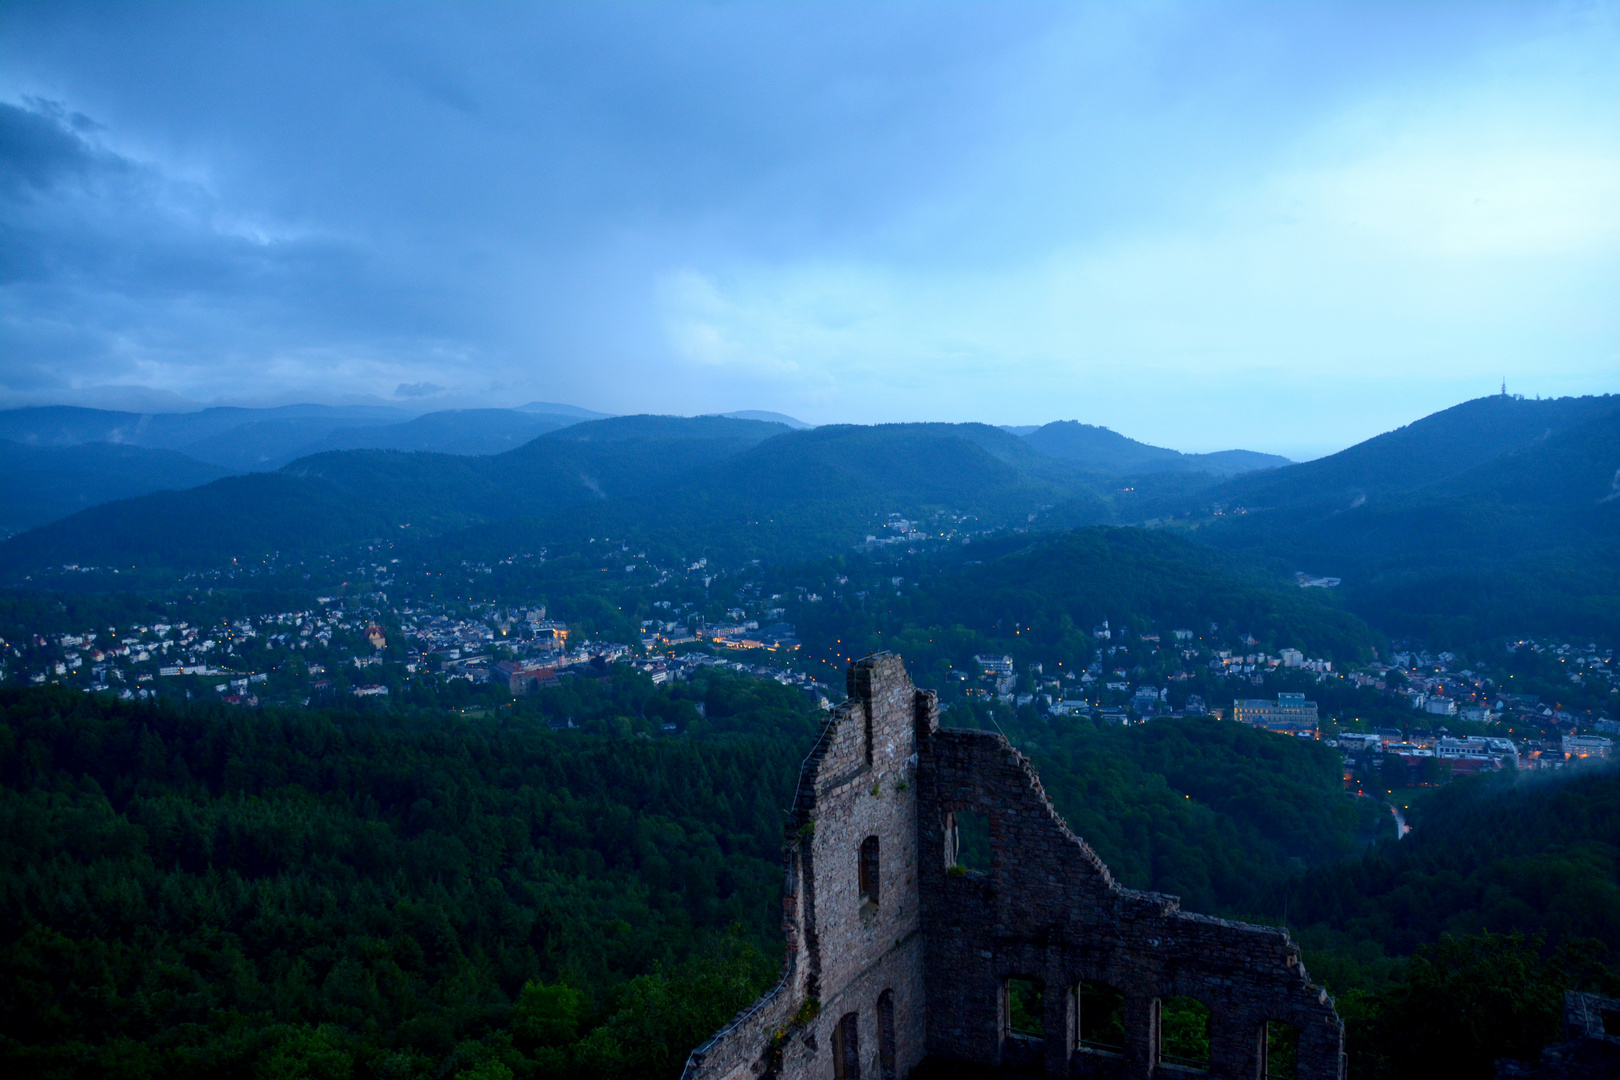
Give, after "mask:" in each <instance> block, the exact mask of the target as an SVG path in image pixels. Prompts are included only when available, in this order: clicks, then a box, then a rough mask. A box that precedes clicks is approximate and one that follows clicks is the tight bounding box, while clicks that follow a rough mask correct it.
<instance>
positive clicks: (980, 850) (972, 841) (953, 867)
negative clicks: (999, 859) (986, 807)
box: [945, 810, 990, 874]
mask: <svg viewBox="0 0 1620 1080" xmlns="http://www.w3.org/2000/svg"><path fill="white" fill-rule="evenodd" d="M945 868H946V870H948V871H949V872H950V873H952V874H966V873H968V872H969V871H972V872H974V873H979V874H988V873H989V872H990V819H989V818H987V817H985V816H984V815H983V814H976V813H974V812H973V811H971V810H958V811H957V812H956V813H954V814H946V815H945Z"/></svg>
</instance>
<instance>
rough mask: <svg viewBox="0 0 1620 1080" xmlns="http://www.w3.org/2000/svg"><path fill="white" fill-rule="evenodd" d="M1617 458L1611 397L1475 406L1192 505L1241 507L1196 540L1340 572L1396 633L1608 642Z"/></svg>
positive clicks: (1619, 406)
mask: <svg viewBox="0 0 1620 1080" xmlns="http://www.w3.org/2000/svg"><path fill="white" fill-rule="evenodd" d="M1487 422H1489V424H1488V431H1489V432H1490V434H1489V435H1487V434H1485V433H1483V431H1482V427H1484V426H1485V425H1487ZM1555 425H1556V426H1555ZM1465 436H1466V437H1465ZM1335 459H1339V460H1335ZM1617 463H1620V399H1616V398H1614V397H1606V398H1579V399H1563V400H1560V401H1549V402H1524V401H1518V400H1516V399H1512V398H1484V399H1481V400H1479V401H1475V402H1468V403H1466V404H1464V405H1461V406H1458V407H1457V408H1456V409H1451V410H1447V411H1446V412H1445V413H1439V414H1436V415H1435V416H1433V417H1428V418H1426V419H1425V420H1423V421H1419V422H1418V423H1417V424H1413V425H1411V426H1410V427H1408V428H1404V429H1401V430H1400V431H1398V432H1391V433H1390V434H1389V435H1385V436H1379V437H1378V438H1377V439H1374V440H1370V441H1369V442H1368V443H1363V444H1361V445H1359V446H1356V447H1352V448H1351V449H1350V450H1346V451H1344V452H1343V453H1342V454H1338V455H1334V457H1333V458H1326V459H1323V460H1322V461H1319V462H1309V463H1306V464H1304V465H1297V466H1292V467H1290V468H1288V469H1283V470H1278V471H1277V472H1276V473H1274V474H1268V475H1266V476H1256V477H1242V478H1239V479H1237V480H1233V481H1230V482H1228V483H1227V484H1224V485H1222V486H1221V487H1219V488H1217V489H1214V491H1213V492H1208V493H1204V494H1202V495H1200V496H1197V497H1198V498H1199V499H1206V498H1219V499H1229V500H1232V505H1236V504H1239V502H1240V500H1248V501H1247V503H1246V504H1245V509H1246V511H1247V512H1246V513H1244V514H1241V515H1234V514H1227V515H1225V516H1224V517H1221V518H1218V519H1214V520H1212V521H1208V522H1206V523H1205V524H1203V525H1201V526H1200V527H1198V528H1197V529H1196V531H1195V534H1194V535H1196V536H1198V537H1199V538H1200V539H1203V540H1205V541H1207V542H1209V543H1212V544H1217V545H1220V546H1223V547H1228V548H1233V549H1238V550H1243V551H1247V552H1249V553H1252V554H1255V555H1260V556H1263V557H1266V558H1271V559H1276V560H1281V561H1285V562H1287V563H1289V564H1291V565H1292V566H1293V567H1294V568H1297V569H1302V570H1307V571H1309V572H1311V573H1314V574H1328V575H1333V576H1336V577H1341V578H1343V579H1344V582H1345V585H1344V588H1345V590H1346V592H1347V593H1348V594H1349V596H1350V599H1351V603H1352V605H1353V606H1355V607H1356V608H1357V610H1361V611H1364V612H1365V613H1366V614H1367V615H1368V616H1369V617H1370V618H1374V619H1375V620H1377V621H1379V622H1381V623H1383V624H1384V625H1387V626H1388V627H1389V628H1390V629H1391V630H1392V631H1396V630H1399V631H1405V632H1417V633H1431V634H1442V635H1444V634H1450V635H1454V636H1455V635H1463V636H1464V637H1465V638H1466V637H1468V636H1473V637H1478V636H1480V635H1483V634H1488V633H1501V634H1521V633H1533V632H1543V631H1545V632H1578V633H1586V634H1600V635H1603V636H1613V635H1615V634H1616V633H1617V632H1620V573H1617V572H1616V570H1615V566H1616V561H1615V559H1614V557H1613V555H1614V549H1615V543H1616V541H1617V539H1620V499H1617V498H1616V497H1615V495H1616V491H1617V489H1616V486H1615V483H1616V481H1615V466H1616V464H1617Z"/></svg>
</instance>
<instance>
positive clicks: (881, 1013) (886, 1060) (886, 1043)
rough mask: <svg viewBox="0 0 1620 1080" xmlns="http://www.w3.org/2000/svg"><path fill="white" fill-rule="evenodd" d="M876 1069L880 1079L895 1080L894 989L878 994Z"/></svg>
mask: <svg viewBox="0 0 1620 1080" xmlns="http://www.w3.org/2000/svg"><path fill="white" fill-rule="evenodd" d="M877 1017H878V1071H879V1072H880V1073H882V1074H883V1075H882V1077H881V1080H895V1077H896V1072H895V1064H894V991H893V990H885V991H883V993H881V994H879V995H878V1002H877Z"/></svg>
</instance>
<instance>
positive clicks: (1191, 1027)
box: [1159, 997, 1209, 1069]
mask: <svg viewBox="0 0 1620 1080" xmlns="http://www.w3.org/2000/svg"><path fill="white" fill-rule="evenodd" d="M1159 1060H1160V1061H1162V1062H1164V1063H1165V1064H1166V1065H1179V1066H1181V1067H1182V1068H1184V1069H1208V1068H1209V1006H1208V1005H1205V1004H1204V1003H1203V1002H1202V1001H1199V1000H1198V999H1197V998H1190V997H1167V998H1164V999H1163V1000H1162V1001H1161V1002H1160V1004H1159Z"/></svg>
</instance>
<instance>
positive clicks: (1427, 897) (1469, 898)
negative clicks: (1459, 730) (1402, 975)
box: [1290, 767, 1620, 955]
mask: <svg viewBox="0 0 1620 1080" xmlns="http://www.w3.org/2000/svg"><path fill="white" fill-rule="evenodd" d="M1410 821H1411V823H1412V832H1411V833H1410V834H1408V836H1407V837H1406V839H1404V840H1401V841H1399V842H1397V841H1395V840H1394V839H1392V838H1390V839H1385V840H1383V841H1381V842H1380V843H1379V844H1378V846H1377V847H1376V848H1375V849H1374V850H1372V851H1370V852H1368V853H1367V854H1366V855H1365V856H1363V857H1361V858H1358V859H1354V860H1351V861H1348V862H1345V863H1342V864H1338V865H1335V866H1330V867H1324V868H1321V869H1318V870H1314V871H1311V872H1310V873H1307V874H1306V875H1304V876H1303V877H1302V878H1301V879H1300V880H1299V881H1298V882H1296V883H1295V884H1294V886H1293V887H1292V889H1291V897H1292V900H1291V903H1290V907H1291V910H1292V911H1294V912H1295V913H1296V915H1295V917H1296V918H1297V920H1298V924H1299V925H1300V926H1307V927H1309V926H1317V927H1320V928H1322V929H1323V930H1331V931H1332V932H1333V933H1335V934H1345V933H1351V934H1353V935H1354V937H1356V938H1358V939H1362V940H1372V941H1376V942H1378V944H1379V945H1380V946H1381V948H1382V949H1383V950H1384V951H1385V952H1387V953H1388V954H1390V955H1405V954H1407V953H1410V952H1412V951H1413V950H1414V949H1416V948H1417V947H1418V946H1420V945H1422V944H1424V943H1426V942H1429V941H1433V940H1434V939H1435V938H1437V937H1438V936H1439V935H1440V934H1442V933H1454V934H1477V933H1480V932H1481V931H1487V930H1489V931H1495V932H1498V933H1509V932H1515V931H1517V932H1519V933H1523V934H1526V935H1532V934H1542V935H1545V936H1546V937H1548V938H1549V939H1550V940H1551V941H1553V942H1554V943H1558V942H1561V941H1567V940H1570V939H1573V938H1596V939H1597V940H1599V941H1601V942H1603V943H1604V944H1605V945H1607V946H1608V947H1609V948H1610V949H1612V950H1617V951H1620V771H1616V769H1615V768H1613V767H1601V768H1585V769H1571V770H1568V771H1565V772H1561V773H1557V774H1554V775H1550V776H1548V775H1540V774H1529V775H1520V774H1515V773H1502V774H1495V775H1487V776H1484V777H1481V778H1478V779H1473V780H1469V781H1467V782H1459V783H1453V784H1450V785H1447V786H1445V787H1442V788H1437V789H1434V790H1432V791H1425V792H1421V793H1419V797H1418V798H1417V800H1416V801H1415V802H1414V803H1413V805H1412V808H1411V814H1410Z"/></svg>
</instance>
